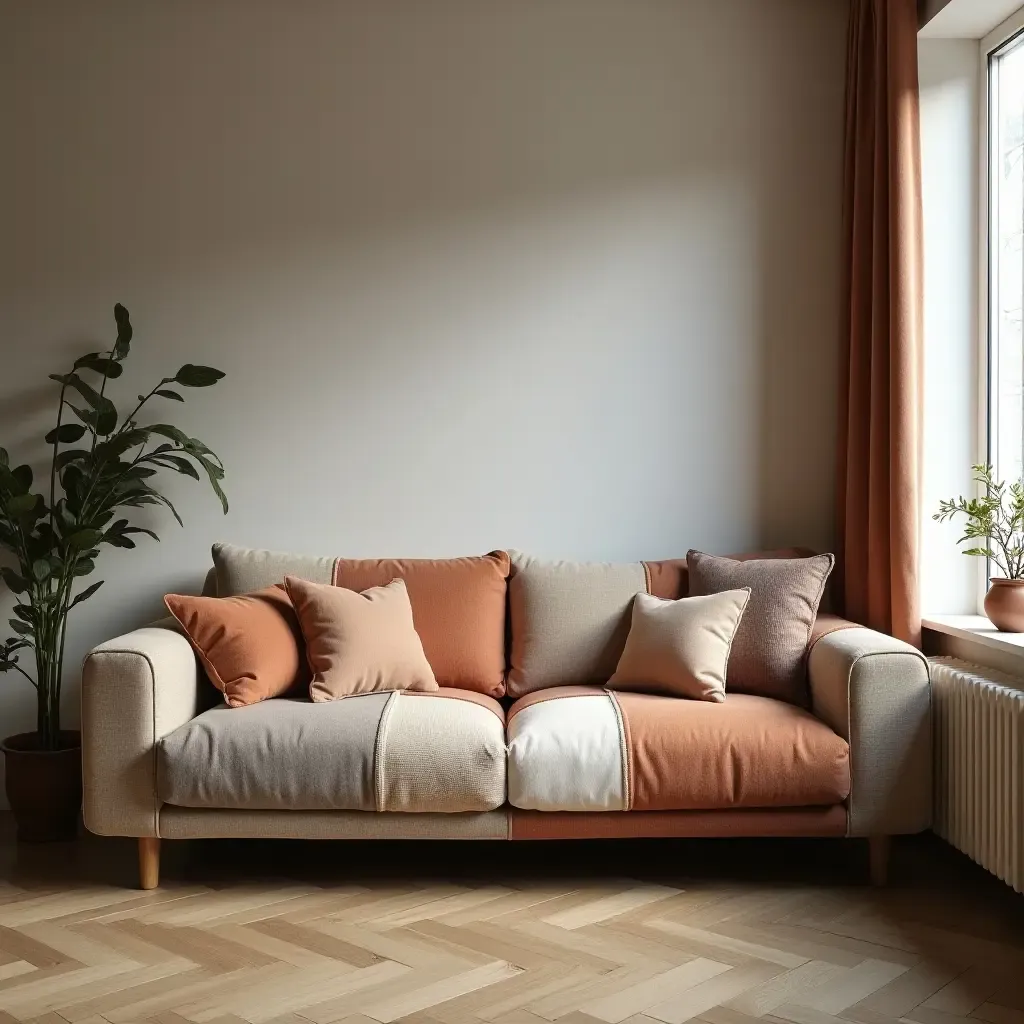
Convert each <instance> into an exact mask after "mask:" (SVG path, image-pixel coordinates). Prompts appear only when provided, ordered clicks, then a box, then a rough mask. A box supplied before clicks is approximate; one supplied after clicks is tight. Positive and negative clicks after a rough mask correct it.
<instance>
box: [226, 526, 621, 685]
mask: <svg viewBox="0 0 1024 1024" xmlns="http://www.w3.org/2000/svg"><path fill="white" fill-rule="evenodd" d="M213 562H214V566H215V567H216V578H217V593H218V594H238V593H243V592H246V591H249V590H257V589H259V588H260V587H267V586H270V584H272V583H280V582H281V580H283V579H284V578H285V576H298V577H300V578H302V579H305V580H310V581H312V582H313V583H333V584H335V585H336V586H339V587H345V588H346V589H347V590H359V591H362V590H366V589H367V588H368V587H382V586H384V584H386V583H390V582H391V580H393V579H402V580H405V584H406V586H407V587H408V589H409V601H410V603H411V604H412V617H413V623H414V624H415V626H416V632H417V633H418V634H419V637H420V642H421V643H422V644H423V651H424V653H425V654H426V656H427V661H429V662H430V667H431V669H432V670H433V673H434V676H435V678H436V679H437V682H438V684H439V685H441V686H454V687H457V688H458V689H461V690H473V691H475V692H476V693H486V694H487V695H488V696H491V697H502V696H504V694H505V591H506V582H505V580H506V577H507V576H508V573H509V558H508V555H507V554H506V553H505V552H504V551H492V552H491V553H490V554H489V555H482V556H474V557H463V558H333V557H331V558H310V557H307V556H304V555H290V554H285V553H281V552H274V551H260V550H250V549H248V548H239V547H235V546H234V545H232V544H215V545H214V546H213ZM634 589H635V588H634ZM630 593H632V591H631V592H630ZM612 665H613V666H614V662H613V663H612ZM605 678H607V677H605Z"/></svg>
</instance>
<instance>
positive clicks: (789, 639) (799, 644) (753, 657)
mask: <svg viewBox="0 0 1024 1024" xmlns="http://www.w3.org/2000/svg"><path fill="white" fill-rule="evenodd" d="M686 557H687V561H688V562H689V567H690V592H691V594H719V593H721V592H723V591H733V590H735V589H736V588H737V587H749V588H750V601H749V603H748V604H747V608H746V611H745V612H744V613H743V619H742V621H741V622H740V624H739V629H738V630H737V631H736V639H735V641H734V642H733V645H732V653H731V655H730V657H729V670H728V674H727V676H726V687H727V688H728V689H729V690H731V691H742V692H744V693H755V694H758V695H759V696H762V697H774V698H775V699H777V700H784V701H787V702H789V703H790V704H799V705H801V706H803V707H806V706H807V705H808V704H809V703H810V700H809V696H810V695H809V693H808V689H807V665H806V659H807V649H808V645H809V643H810V639H811V630H812V629H813V628H814V620H815V617H816V616H817V614H818V605H819V604H820V603H821V596H822V594H823V593H824V592H825V582H826V581H827V580H828V577H829V573H831V572H832V566H833V565H834V564H835V556H834V555H815V556H814V557H813V558H764V559H752V560H746V561H739V560H738V559H734V558H720V557H718V556H716V555H707V554H704V553H703V552H701V551H690V552H689V553H688V554H687V556H686Z"/></svg>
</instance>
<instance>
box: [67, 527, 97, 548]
mask: <svg viewBox="0 0 1024 1024" xmlns="http://www.w3.org/2000/svg"><path fill="white" fill-rule="evenodd" d="M102 537H103V534H102V533H100V531H99V530H89V529H86V530H76V531H75V532H74V533H73V534H71V536H70V537H68V538H67V545H68V547H69V548H72V549H74V550H76V551H84V550H85V549H86V548H92V547H95V546H96V545H97V544H98V543H99V542H100V540H101V538H102Z"/></svg>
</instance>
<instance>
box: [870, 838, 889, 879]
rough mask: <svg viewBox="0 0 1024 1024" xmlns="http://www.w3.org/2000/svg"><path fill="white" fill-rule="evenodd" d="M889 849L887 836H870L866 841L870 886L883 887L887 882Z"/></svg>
mask: <svg viewBox="0 0 1024 1024" xmlns="http://www.w3.org/2000/svg"><path fill="white" fill-rule="evenodd" d="M889 847H890V842H889V837H888V836H871V838H870V839H868V858H869V860H870V862H871V884H872V885H879V886H881V885H885V884H886V883H887V882H888V880H889Z"/></svg>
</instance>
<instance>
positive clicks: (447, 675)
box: [82, 545, 932, 888]
mask: <svg viewBox="0 0 1024 1024" xmlns="http://www.w3.org/2000/svg"><path fill="white" fill-rule="evenodd" d="M793 555H794V552H782V553H778V552H771V553H764V554H762V555H760V556H759V557H761V558H767V557H787V556H793ZM484 557H485V559H489V561H487V562H486V565H484V566H483V568H481V565H480V559H442V560H436V561H434V560H395V559H382V560H371V559H363V560H359V559H357V560H346V559H338V558H308V557H305V556H296V555H288V554H280V553H274V552H268V551H256V550H249V549H242V548H235V547H233V546H230V545H217V546H216V547H215V549H214V562H215V567H214V569H213V570H211V572H210V574H209V576H208V577H207V581H206V585H205V587H204V590H203V593H204V594H207V595H214V596H216V595H220V596H225V595H230V594H244V593H247V592H249V591H254V590H257V589H258V588H260V587H266V586H269V585H272V584H274V583H276V582H278V581H280V580H281V579H282V578H283V577H284V576H286V575H289V574H290V575H292V576H298V577H301V578H303V579H305V580H311V581H316V582H320V583H332V584H334V585H338V586H346V587H351V588H353V589H356V590H361V589H362V588H363V587H367V586H372V585H374V584H376V583H380V582H381V581H384V582H387V580H388V579H391V578H397V577H402V578H404V579H405V580H406V581H407V583H408V589H409V594H410V599H411V600H412V604H413V615H414V619H415V623H416V627H417V629H418V630H419V632H420V634H421V636H422V638H423V647H424V650H425V652H426V655H427V657H428V659H429V660H430V662H431V664H432V665H433V666H434V669H435V673H436V675H437V681H438V683H439V684H440V686H439V688H438V689H437V690H436V691H435V692H431V693H407V692H383V693H368V694H365V695H360V696H353V697H346V698H345V699H342V700H336V701H332V702H329V703H313V702H311V701H310V700H308V699H306V698H305V696H304V695H301V694H300V695H295V696H287V697H281V698H275V699H269V700H263V701H260V702H258V703H253V704H251V705H248V706H245V707H229V706H227V705H226V704H225V703H224V700H223V698H222V695H221V694H219V693H218V692H217V691H216V690H215V689H214V688H213V687H212V686H211V685H210V683H209V682H208V680H207V678H206V675H205V674H204V670H203V665H202V663H201V661H200V660H199V659H198V658H197V655H196V651H195V650H194V648H193V645H192V644H191V643H190V641H189V639H188V638H187V637H186V636H185V635H184V634H183V632H182V630H181V628H180V627H179V626H178V625H177V623H176V622H175V621H174V620H173V619H169V620H162V621H160V622H157V623H155V624H153V625H150V626H146V627H143V628H140V629H137V630H135V631H134V632H131V633H128V634H127V635H124V636H121V637H118V638H116V639H114V640H110V641H108V642H106V643H102V644H100V645H99V646H97V647H96V648H95V649H93V650H92V651H90V652H89V653H88V655H87V656H86V658H85V662H84V670H83V681H82V734H83V779H84V820H85V824H86V826H87V828H88V829H89V830H90V831H92V832H94V833H98V834H100V835H106V836H131V837H134V838H137V839H138V841H139V867H140V882H141V886H142V887H143V888H152V887H154V886H156V885H157V884H158V882H159V852H160V843H161V840H164V839H170V840H173V839H193V838H221V837H223V838H237V837H253V838H295V839H490V840H495V839H501V840H507V839H510V840H520V839H537V840H540V839H596V838H601V839H611V838H636V837H698V836H709V837H710V836H736V837H746V836H750V837H759V836H795V837H805V836H806V837H818V836H821V837H824V836H835V837H864V838H866V839H868V840H870V843H869V850H870V864H871V875H872V878H873V879H874V880H875V881H876V882H881V881H883V880H884V875H885V868H886V859H887V849H888V841H889V837H891V836H893V835H897V834H905V833H916V832H919V831H922V830H924V829H926V828H928V827H929V825H930V821H931V809H932V791H931V746H930V744H931V725H930V717H929V716H930V695H929V680H928V666H927V663H926V661H925V660H924V658H923V657H922V656H921V654H920V652H918V651H917V650H915V649H914V648H913V647H910V646H908V645H907V644H904V643H902V642H900V641H898V640H894V639H893V638H891V637H889V636H885V635H883V634H881V633H878V632H874V631H872V630H870V629H866V628H863V627H861V626H858V625H856V624H854V623H850V622H846V621H844V620H842V619H839V618H836V617H835V616H832V615H829V614H825V613H822V612H817V614H816V618H815V619H814V622H813V630H812V631H811V633H810V635H809V637H808V643H807V649H806V654H805V661H804V665H805V669H804V670H803V671H804V687H805V688H804V689H803V690H802V691H801V693H800V694H799V695H797V696H796V697H794V698H793V699H791V700H784V699H778V698H776V697H772V696H764V695H760V694H758V693H750V692H740V691H739V690H735V692H734V688H733V687H732V686H731V684H730V690H729V693H728V696H727V699H725V700H724V702H722V703H709V702H706V701H700V700H684V699H678V698H675V697H669V696H663V695H658V694H652V693H642V692H616V691H615V690H612V689H610V688H608V686H607V685H606V684H607V682H608V680H609V678H610V677H611V675H612V673H613V672H614V669H615V665H616V660H617V658H618V657H619V655H620V654H621V652H622V648H623V644H624V643H625V636H626V633H627V632H628V628H629V614H630V607H631V605H632V603H633V601H634V598H635V597H636V595H637V594H638V593H648V594H654V595H655V596H658V597H661V598H664V599H666V600H675V599H677V598H680V597H684V596H686V595H687V593H688V586H689V583H688V576H687V563H686V561H685V560H684V559H675V560H666V561H660V562H635V563H575V562H545V561H542V560H538V559H532V558H529V557H528V556H525V555H519V554H514V555H513V556H511V557H510V556H509V555H508V554H506V553H505V552H493V553H492V554H491V555H489V556H484ZM737 557H740V556H737Z"/></svg>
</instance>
